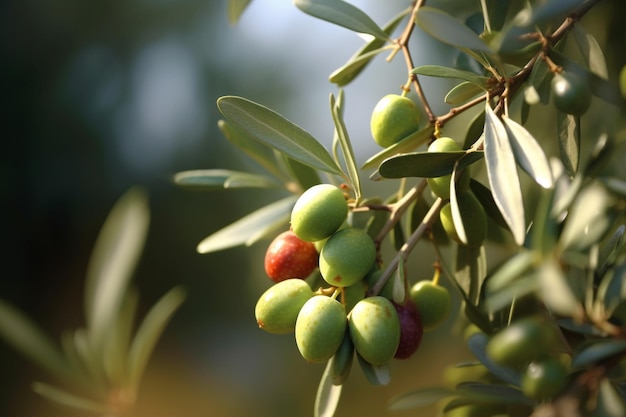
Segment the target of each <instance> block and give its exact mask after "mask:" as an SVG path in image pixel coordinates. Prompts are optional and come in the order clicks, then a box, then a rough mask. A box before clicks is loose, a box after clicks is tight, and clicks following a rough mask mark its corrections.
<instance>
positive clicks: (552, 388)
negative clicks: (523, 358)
mask: <svg viewBox="0 0 626 417" xmlns="http://www.w3.org/2000/svg"><path fill="white" fill-rule="evenodd" d="M567 373H568V372H567V369H566V367H565V365H563V363H562V362H561V361H559V360H558V359H556V358H548V359H545V360H543V361H537V362H531V363H530V364H529V365H528V367H526V370H525V371H524V373H523V374H522V384H521V388H522V392H523V393H524V395H526V396H527V397H529V398H532V399H534V400H538V401H539V400H545V399H549V398H552V397H554V396H555V395H556V394H558V393H559V391H561V389H562V388H563V386H564V385H565V381H566V379H567Z"/></svg>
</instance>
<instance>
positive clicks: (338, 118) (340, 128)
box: [330, 94, 361, 203]
mask: <svg viewBox="0 0 626 417" xmlns="http://www.w3.org/2000/svg"><path fill="white" fill-rule="evenodd" d="M342 104H343V101H341V102H339V101H338V102H335V96H333V95H332V94H331V95H330V110H331V114H332V116H333V122H334V124H335V132H336V134H337V137H338V139H339V144H340V145H341V151H342V154H343V159H344V162H345V164H346V169H347V173H348V178H350V182H351V185H352V189H353V190H354V196H355V199H356V201H357V203H358V202H359V201H360V200H361V180H360V178H359V168H358V167H357V164H356V159H355V157H354V150H353V149H352V142H350V136H349V135H348V129H346V125H345V123H344V120H343V116H342V113H343V111H342V107H341V106H342Z"/></svg>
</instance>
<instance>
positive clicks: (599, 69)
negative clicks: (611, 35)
mask: <svg viewBox="0 0 626 417" xmlns="http://www.w3.org/2000/svg"><path fill="white" fill-rule="evenodd" d="M570 33H571V34H572V35H574V39H575V40H576V45H578V49H579V50H580V52H581V54H582V55H583V57H584V59H585V62H586V64H587V66H588V67H589V69H590V70H591V71H592V72H593V73H594V74H596V75H598V76H600V77H602V78H604V79H605V80H608V79H609V71H608V69H607V66H606V60H605V59H604V53H603V52H602V48H601V47H600V45H599V44H598V41H597V40H596V38H595V37H594V36H593V35H592V34H590V33H589V32H587V31H586V30H585V29H584V28H583V27H582V26H581V25H574V27H573V28H572V31H571V32H570Z"/></svg>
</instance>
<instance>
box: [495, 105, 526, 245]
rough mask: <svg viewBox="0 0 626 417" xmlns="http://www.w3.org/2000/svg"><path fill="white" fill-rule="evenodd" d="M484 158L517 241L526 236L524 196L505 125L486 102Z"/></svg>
mask: <svg viewBox="0 0 626 417" xmlns="http://www.w3.org/2000/svg"><path fill="white" fill-rule="evenodd" d="M485 161H486V163H487V176H488V178H489V185H490V187H491V191H492V193H493V198H494V200H495V202H496V205H497V206H498V209H499V210H500V213H502V217H504V219H505V220H506V223H507V224H508V226H509V229H511V232H512V233H513V239H514V240H515V242H516V243H517V244H518V245H522V244H523V243H524V239H525V237H526V220H525V217H524V200H523V198H522V190H521V187H520V182H519V177H518V174H517V166H516V164H515V157H514V154H513V150H512V149H511V144H510V142H509V138H508V135H507V132H506V128H505V127H504V125H503V124H502V122H501V121H500V119H499V118H498V116H496V114H495V113H494V111H493V110H492V109H491V107H490V106H489V103H486V106H485Z"/></svg>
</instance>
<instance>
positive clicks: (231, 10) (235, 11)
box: [226, 0, 250, 25]
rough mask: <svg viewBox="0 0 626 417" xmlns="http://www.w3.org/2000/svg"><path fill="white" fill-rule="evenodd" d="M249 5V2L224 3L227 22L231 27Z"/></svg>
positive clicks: (232, 1) (247, 0)
mask: <svg viewBox="0 0 626 417" xmlns="http://www.w3.org/2000/svg"><path fill="white" fill-rule="evenodd" d="M249 4H250V0H228V2H227V3H226V11H227V13H228V22H229V23H230V24H231V25H234V24H236V23H237V22H238V21H239V18H240V17H241V14H242V13H243V12H244V10H246V7H248V5H249Z"/></svg>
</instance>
